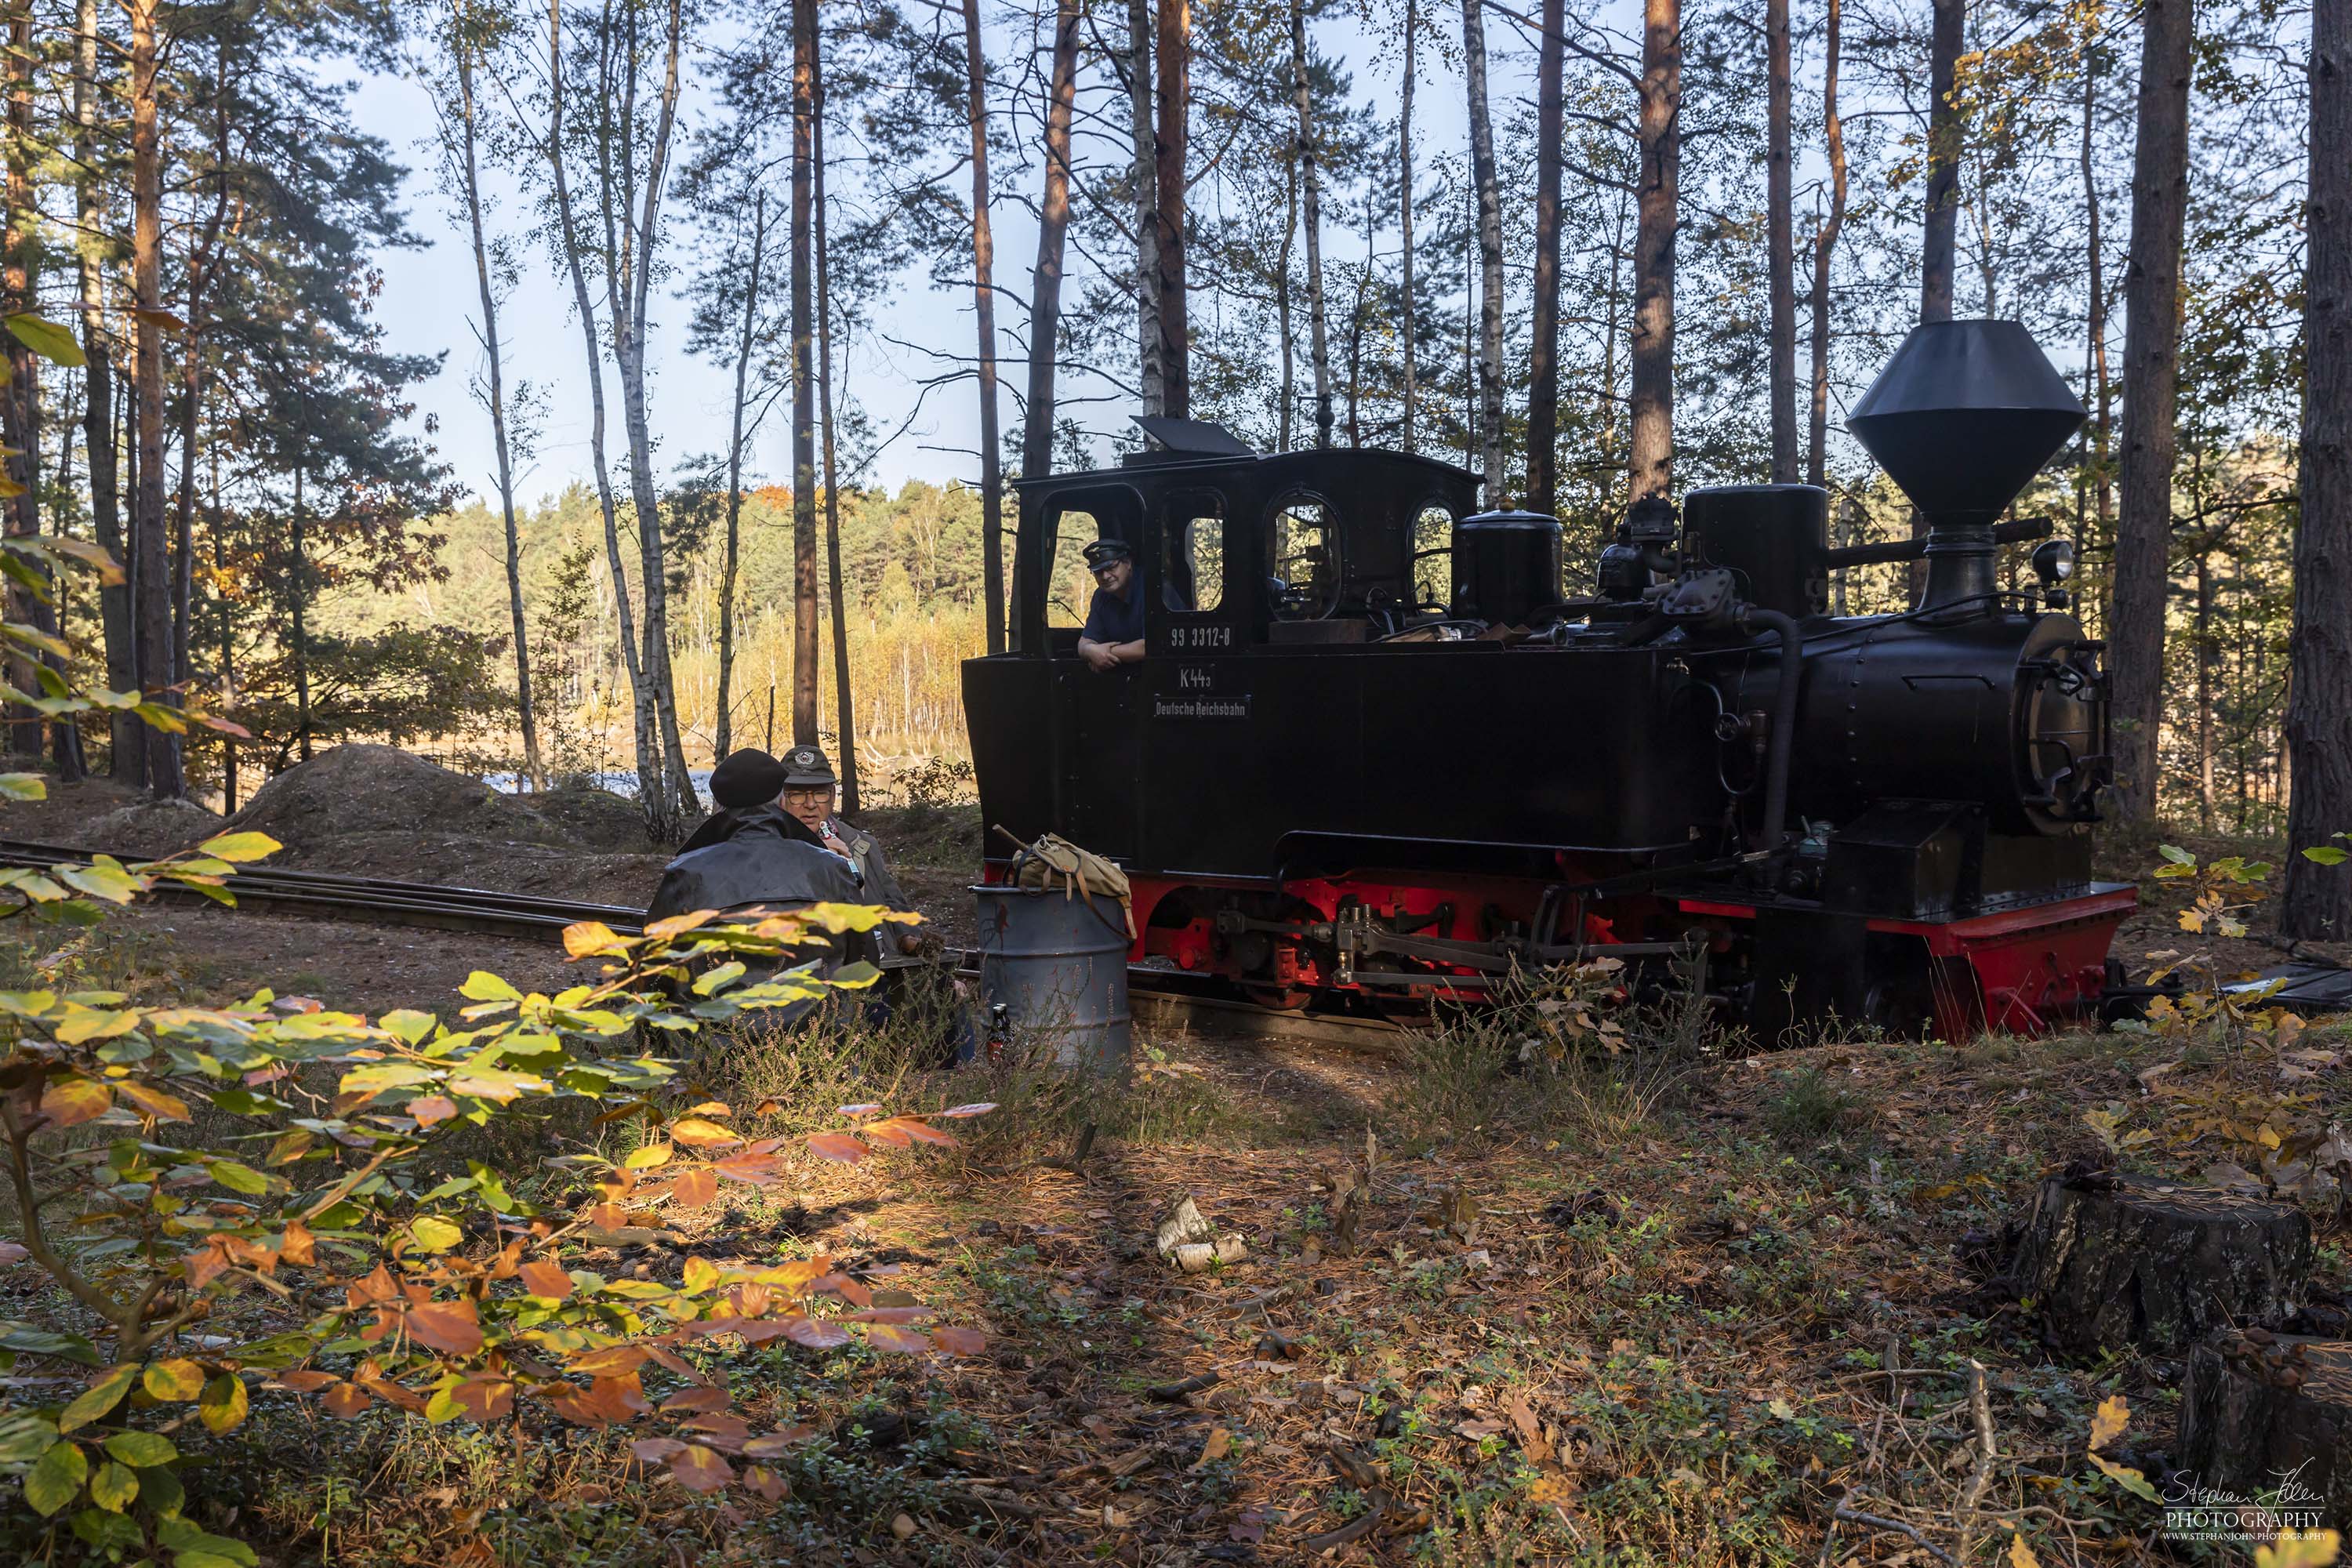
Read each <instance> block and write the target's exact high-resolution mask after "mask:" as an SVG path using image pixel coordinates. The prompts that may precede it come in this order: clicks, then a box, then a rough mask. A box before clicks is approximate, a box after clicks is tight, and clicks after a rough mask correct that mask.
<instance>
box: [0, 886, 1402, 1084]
mask: <svg viewBox="0 0 2352 1568" xmlns="http://www.w3.org/2000/svg"><path fill="white" fill-rule="evenodd" d="M102 854H111V855H113V858H116V859H118V860H121V861H122V862H124V863H125V864H134V863H136V862H138V861H142V860H147V859H152V858H154V857H152V856H149V855H145V854H140V853H135V852H134V853H118V852H115V851H110V850H100V849H91V848H87V847H77V846H73V845H63V844H39V843H32V842H28V841H26V840H22V839H0V867H32V868H47V867H50V866H54V865H58V864H60V863H68V862H80V861H88V860H91V859H94V858H97V857H98V856H100V855H102ZM226 890H227V891H228V893H230V894H231V895H232V896H233V897H234V898H236V900H237V904H238V907H239V908H240V909H243V908H245V907H246V906H247V905H252V906H255V907H256V908H257V909H258V910H271V909H278V910H286V911H288V912H292V913H301V912H309V913H314V914H320V915H328V916H331V917H333V918H335V919H338V920H349V921H362V922H365V923H370V924H383V925H401V926H423V927H428V928H432V929H436V930H442V931H467V932H471V933H473V934H476V935H479V936H499V937H509V938H516V939H520V940H524V941H536V942H561V941H562V935H563V928H564V927H566V926H569V925H576V924H578V923H580V922H582V921H602V922H604V924H605V925H607V926H610V927H611V928H612V929H613V930H614V931H616V932H618V933H620V934H621V935H623V936H635V935H637V934H639V933H640V932H642V931H644V930H645V911H644V910H640V909H636V908H634V907H632V906H629V905H626V904H595V903H588V902H584V901H582V900H572V899H550V898H541V897H539V896H537V895H534V894H529V893H507V892H500V891H498V890H496V889H489V888H460V887H451V886H446V885H444V884H441V883H436V882H403V881H396V880H394V879H390V878H383V877H348V876H342V875H339V874H337V873H334V872H329V871H297V870H292V869H289V868H268V867H247V868H240V869H238V870H236V871H235V872H233V873H231V874H230V875H229V876H228V877H227V878H226ZM152 897H154V898H156V899H160V900H169V901H172V902H174V903H185V904H195V905H209V906H212V907H214V908H217V907H218V906H217V905H215V904H214V902H213V900H209V899H207V898H205V896H204V895H203V894H202V893H199V892H197V891H195V890H194V889H191V888H185V887H181V886H178V885H175V884H172V883H162V884H159V885H158V886H157V888H156V890H155V892H154V893H153V894H152ZM979 958H980V955H979V953H978V952H976V951H973V952H959V951H958V950H955V949H952V948H950V949H949V950H948V952H946V953H945V954H943V955H942V956H941V957H940V958H937V959H922V958H905V957H896V958H887V959H885V960H883V962H882V968H883V969H884V970H885V971H886V972H891V971H899V970H908V969H914V968H917V967H919V966H921V965H923V964H926V963H948V964H951V965H953V966H954V967H955V968H957V969H958V970H959V971H960V972H963V973H974V972H976V971H977V968H978V964H979ZM1127 973H1128V991H1129V994H1130V995H1132V996H1133V997H1135V998H1136V999H1137V1005H1138V1011H1139V1016H1141V1017H1143V1018H1144V1019H1145V1020H1146V1021H1148V1022H1151V1023H1155V1024H1159V1025H1161V1026H1172V1027H1183V1028H1198V1029H1201V1030H1202V1031H1204V1032H1213V1033H1220V1034H1239V1035H1244V1036H1247V1037H1254V1038H1261V1039H1266V1038H1271V1039H1288V1040H1300V1041H1306V1042H1313V1043H1318V1044H1327V1045H1339V1046H1347V1047H1354V1048H1360V1049H1374V1050H1378V1049H1382V1048H1388V1047H1393V1046H1394V1045H1395V1043H1396V1042H1397V1041H1398V1040H1399V1039H1400V1038H1401V1037H1402V1034H1403V1032H1404V1031H1403V1028H1402V1026H1400V1025H1398V1024H1396V1023H1393V1022H1391V1021H1390V1020H1387V1019H1383V1018H1369V1017H1360V1016H1354V1015H1349V1014H1324V1013H1312V1012H1300V1011H1296V1010H1288V1011H1286V1010H1282V1009H1276V1008H1271V1007H1266V1006H1264V1005H1260V1004H1257V1003H1255V1002H1251V1001H1249V1000H1247V999H1246V998H1244V997H1239V996H1235V995H1232V994H1227V993H1226V992H1225V990H1224V988H1223V986H1222V984H1221V983H1219V982H1217V981H1215V980H1214V979H1213V978H1212V977H1210V976H1207V975H1201V974H1188V973H1184V972H1183V971H1181V970H1171V969H1162V968H1160V967H1158V966H1156V965H1150V964H1129V966H1128V972H1127Z"/></svg>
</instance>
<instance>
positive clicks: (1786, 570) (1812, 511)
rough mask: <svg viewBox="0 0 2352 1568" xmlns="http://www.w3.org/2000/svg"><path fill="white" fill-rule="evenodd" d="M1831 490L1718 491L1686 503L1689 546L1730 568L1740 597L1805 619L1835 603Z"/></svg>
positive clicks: (1696, 558) (1698, 558) (1696, 494)
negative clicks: (1828, 554)
mask: <svg viewBox="0 0 2352 1568" xmlns="http://www.w3.org/2000/svg"><path fill="white" fill-rule="evenodd" d="M1829 519H1830V495H1829V491H1827V490H1825V489H1822V488H1821V487H1820V486H1818V485H1715V486H1710V487H1709V488H1707V489H1696V490H1693V491H1691V492H1690V493H1689V494H1688V495H1685V497H1684V498H1683V547H1684V552H1685V555H1686V556H1687V557H1688V558H1689V559H1690V560H1691V561H1692V562H1693V563H1699V562H1704V563H1706V564H1707V565H1709V566H1723V567H1727V568H1729V569H1730V571H1731V574H1732V575H1733V576H1734V577H1735V578H1736V579H1737V580H1738V584H1739V596H1740V597H1741V598H1743V599H1746V600H1747V601H1748V603H1750V604H1752V605H1760V606H1761V607H1762V608H1764V609H1768V610H1778V611H1780V614H1782V615H1784V616H1791V617H1793V618H1795V619H1797V620H1803V619H1804V618H1806V617H1807V616H1818V615H1820V614H1821V613H1822V611H1823V610H1824V609H1826V608H1827V607H1828V604H1829V571H1828V568H1827V567H1826V566H1824V565H1823V564H1822V552H1824V551H1825V550H1827V549H1828V548H1829Z"/></svg>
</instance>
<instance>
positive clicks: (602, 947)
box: [563, 921, 629, 958]
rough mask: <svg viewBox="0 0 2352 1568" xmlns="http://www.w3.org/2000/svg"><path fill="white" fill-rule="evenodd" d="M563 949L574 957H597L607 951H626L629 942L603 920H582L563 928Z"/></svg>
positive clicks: (615, 952) (616, 952)
mask: <svg viewBox="0 0 2352 1568" xmlns="http://www.w3.org/2000/svg"><path fill="white" fill-rule="evenodd" d="M563 951H564V952H565V954H566V955H567V956H569V957H572V958H595V957H599V956H601V955H603V954H605V953H614V954H619V953H625V952H628V951H629V942H628V939H627V938H625V937H624V936H621V935H620V934H618V933H617V932H615V931H614V930H613V928H612V927H611V926H608V925H606V924H605V923H604V921H580V922H579V923H578V924H576V925H568V926H565V927H564V928H563Z"/></svg>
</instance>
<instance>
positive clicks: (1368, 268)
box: [1348, 202, 1380, 447]
mask: <svg viewBox="0 0 2352 1568" xmlns="http://www.w3.org/2000/svg"><path fill="white" fill-rule="evenodd" d="M1378 216H1380V209H1379V208H1377V207H1375V206H1374V205H1372V204H1371V203H1370V202H1366V203H1365V204H1364V265H1363V268H1362V269H1361V270H1360V271H1359V272H1358V273H1357V274H1356V308H1355V309H1354V310H1351V311H1350V312H1349V315H1348V445H1349V447H1361V446H1362V445H1363V444H1364V427H1363V424H1362V422H1361V421H1360V419H1359V417H1358V416H1357V407H1358V405H1357V398H1358V395H1360V393H1361V392H1362V391H1363V372H1364V307H1365V300H1366V297H1367V296H1368V295H1369V294H1370V292H1371V287H1372V268H1373V263H1374V262H1375V261H1376V260H1377V258H1378V255H1379V253H1378V252H1377V251H1375V250H1374V249H1373V242H1372V224H1373V220H1374V219H1375V218H1377V217H1378Z"/></svg>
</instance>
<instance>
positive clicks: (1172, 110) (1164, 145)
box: [1152, 0, 1192, 419]
mask: <svg viewBox="0 0 2352 1568" xmlns="http://www.w3.org/2000/svg"><path fill="white" fill-rule="evenodd" d="M1155 63H1156V64H1157V65H1158V67H1159V69H1160V134H1159V139H1158V142H1157V147H1158V151H1159V163H1158V166H1157V167H1156V168H1155V169H1154V171H1153V174H1152V188H1153V195H1154V198H1155V200H1156V201H1157V202H1158V204H1159V209H1158V213H1157V216H1158V219H1159V224H1158V227H1159V235H1160V386H1161V405H1162V407H1163V410H1164V411H1165V412H1166V413H1168V414H1169V415H1171V416H1174V417H1176V418H1178V419H1189V418H1191V417H1192V326H1191V324H1190V321H1189V318H1188V310H1187V306H1188V301H1187V300H1186V299H1185V295H1184V196H1185V190H1184V163H1185V159H1186V155H1187V151H1188V148H1189V145H1190V134H1189V129H1190V121H1191V116H1192V3H1191V0H1160V49H1159V59H1158V60H1157V61H1156V62H1155Z"/></svg>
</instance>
